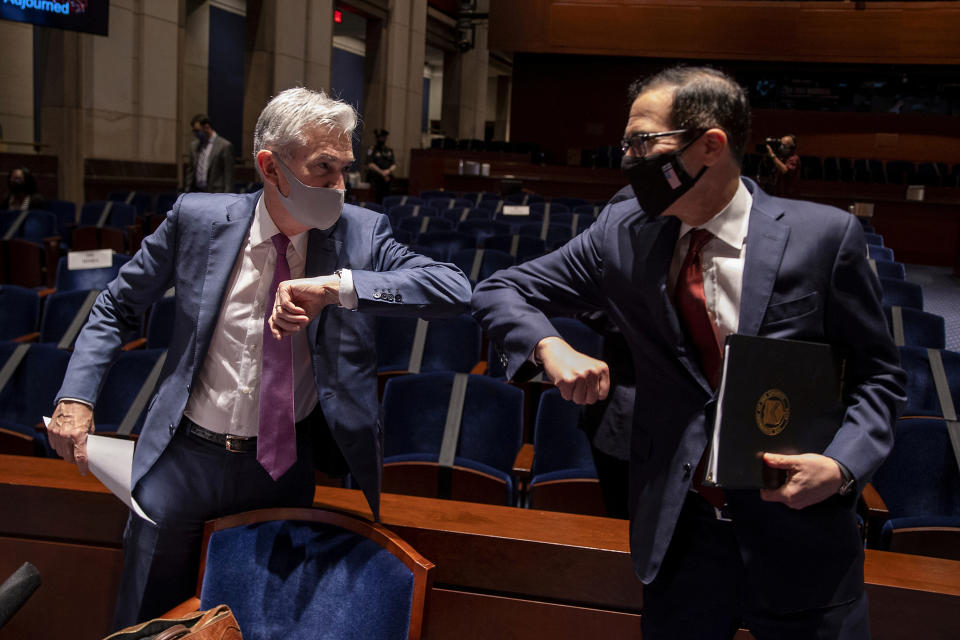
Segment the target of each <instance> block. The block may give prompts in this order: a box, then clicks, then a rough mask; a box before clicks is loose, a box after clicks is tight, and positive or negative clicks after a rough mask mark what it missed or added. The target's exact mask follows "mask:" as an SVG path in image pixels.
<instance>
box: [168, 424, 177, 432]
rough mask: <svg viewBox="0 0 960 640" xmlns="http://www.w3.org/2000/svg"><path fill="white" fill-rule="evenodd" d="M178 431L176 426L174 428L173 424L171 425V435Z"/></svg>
mask: <svg viewBox="0 0 960 640" xmlns="http://www.w3.org/2000/svg"><path fill="white" fill-rule="evenodd" d="M176 430H177V428H176V427H175V426H173V424H171V425H170V433H173V432H174V431H176Z"/></svg>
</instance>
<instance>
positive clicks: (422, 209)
mask: <svg viewBox="0 0 960 640" xmlns="http://www.w3.org/2000/svg"><path fill="white" fill-rule="evenodd" d="M439 215H440V212H439V211H437V210H436V209H434V208H433V207H428V206H426V205H419V204H403V205H397V206H395V207H393V208H392V209H390V223H391V224H392V225H393V228H394V229H396V228H398V227H399V225H400V223H401V222H403V220H405V219H406V218H435V217H437V216H439Z"/></svg>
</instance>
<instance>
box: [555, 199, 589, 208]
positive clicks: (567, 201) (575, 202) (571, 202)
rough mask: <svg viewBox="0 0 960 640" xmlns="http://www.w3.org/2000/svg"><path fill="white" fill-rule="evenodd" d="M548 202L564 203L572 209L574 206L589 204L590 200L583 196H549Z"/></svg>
mask: <svg viewBox="0 0 960 640" xmlns="http://www.w3.org/2000/svg"><path fill="white" fill-rule="evenodd" d="M550 202H553V203H555V204H562V205H566V207H567V208H568V209H569V210H570V211H573V209H574V207H582V206H583V205H586V204H590V202H589V201H588V200H586V199H584V198H564V197H561V198H550Z"/></svg>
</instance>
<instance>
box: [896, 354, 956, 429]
mask: <svg viewBox="0 0 960 640" xmlns="http://www.w3.org/2000/svg"><path fill="white" fill-rule="evenodd" d="M939 354H940V360H941V362H942V363H943V369H944V373H945V375H946V377H947V385H948V387H949V389H950V395H951V397H952V399H953V403H954V406H955V408H956V409H957V410H960V353H956V352H954V351H946V350H940V351H939ZM900 366H901V367H902V368H903V370H904V371H906V373H907V386H906V392H907V405H906V407H904V409H903V414H902V415H904V416H936V417H942V416H943V409H941V407H940V399H939V397H938V396H937V388H936V384H935V383H934V379H933V372H932V369H931V368H930V355H929V352H928V350H927V349H924V348H922V347H900Z"/></svg>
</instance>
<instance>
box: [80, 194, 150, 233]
mask: <svg viewBox="0 0 960 640" xmlns="http://www.w3.org/2000/svg"><path fill="white" fill-rule="evenodd" d="M108 202H109V203H110V212H109V213H108V214H107V219H106V220H105V221H104V224H107V225H110V226H112V227H117V228H119V229H122V228H124V227H126V226H127V225H131V224H134V223H135V222H136V219H137V210H136V208H135V207H134V206H133V205H130V204H126V203H124V202H114V201H108V200H95V201H92V202H85V203H84V204H83V206H82V207H80V221H79V223H80V226H96V225H97V224H98V223H99V222H100V219H101V218H102V217H103V210H104V208H105V207H106V205H107V203H108Z"/></svg>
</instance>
